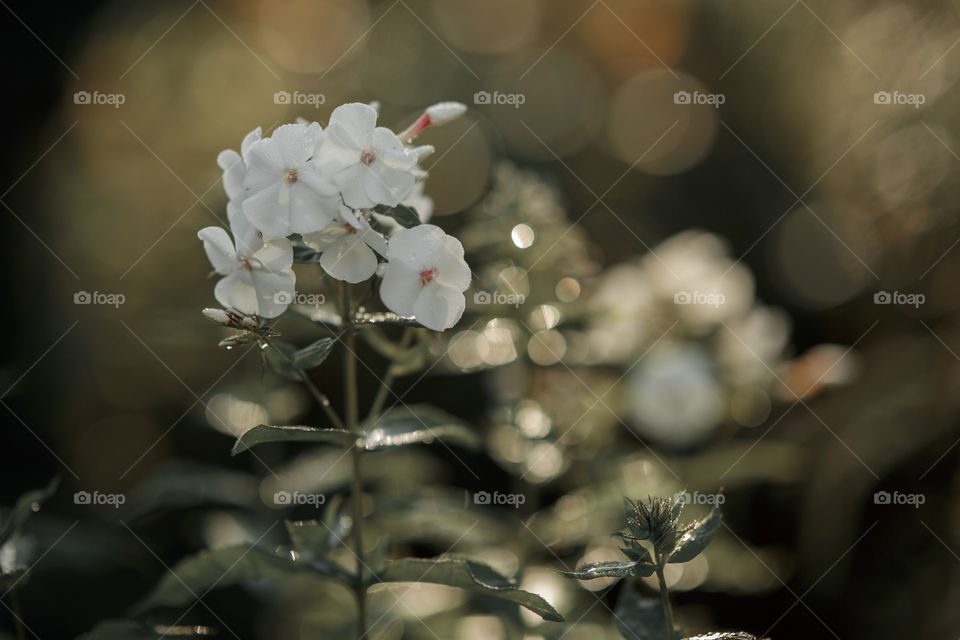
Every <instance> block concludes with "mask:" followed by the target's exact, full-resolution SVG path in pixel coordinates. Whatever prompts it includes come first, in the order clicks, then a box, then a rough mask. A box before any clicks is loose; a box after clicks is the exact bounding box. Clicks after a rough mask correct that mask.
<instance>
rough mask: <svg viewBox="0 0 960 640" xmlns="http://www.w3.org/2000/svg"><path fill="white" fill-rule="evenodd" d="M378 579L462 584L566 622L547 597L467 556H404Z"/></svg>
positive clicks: (377, 578) (380, 573)
mask: <svg viewBox="0 0 960 640" xmlns="http://www.w3.org/2000/svg"><path fill="white" fill-rule="evenodd" d="M372 580H373V581H376V582H428V583H431V584H444V585H447V586H450V587H459V588H461V589H466V590H467V591H472V592H474V593H482V594H486V595H490V596H495V597H497V598H503V599H505V600H510V601H511V602H516V603H517V604H519V605H522V606H524V607H526V608H527V609H529V610H530V611H533V612H534V613H536V614H537V615H539V616H540V617H541V618H543V619H544V620H551V621H554V622H563V616H562V615H560V613H559V612H558V611H557V610H556V609H554V608H553V607H552V606H550V603H548V602H547V601H546V600H544V599H543V598H541V597H540V596H538V595H537V594H535V593H530V592H529V591H524V590H523V589H520V588H518V587H517V586H516V584H515V582H514V581H512V580H509V579H507V578H505V577H503V576H502V575H500V574H499V573H497V572H496V571H494V570H493V569H492V568H490V567H489V566H487V565H485V564H482V563H479V562H474V561H472V560H467V559H464V558H432V559H424V558H404V559H402V560H396V561H394V562H389V563H387V566H386V567H384V569H383V570H382V571H380V572H379V573H378V574H377V575H376V576H374V577H373V578H372Z"/></svg>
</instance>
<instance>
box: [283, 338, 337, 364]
mask: <svg viewBox="0 0 960 640" xmlns="http://www.w3.org/2000/svg"><path fill="white" fill-rule="evenodd" d="M336 343H337V338H321V339H320V340H317V341H316V342H314V343H313V344H310V345H308V346H306V347H304V348H303V349H299V350H297V351H296V352H295V353H294V354H293V366H294V367H295V368H297V369H312V368H314V367H319V366H320V365H321V364H323V361H324V360H326V359H327V356H329V355H330V350H331V349H333V345H335V344H336Z"/></svg>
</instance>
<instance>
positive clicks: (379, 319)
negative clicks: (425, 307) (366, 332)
mask: <svg viewBox="0 0 960 640" xmlns="http://www.w3.org/2000/svg"><path fill="white" fill-rule="evenodd" d="M354 322H356V323H357V324H358V325H360V326H363V327H367V326H369V325H378V324H394V325H400V326H404V327H419V326H420V323H419V322H417V321H416V320H415V319H414V318H404V317H403V316H398V315H397V314H395V313H391V312H390V311H378V312H374V313H367V312H363V313H357V314H356V316H355V317H354Z"/></svg>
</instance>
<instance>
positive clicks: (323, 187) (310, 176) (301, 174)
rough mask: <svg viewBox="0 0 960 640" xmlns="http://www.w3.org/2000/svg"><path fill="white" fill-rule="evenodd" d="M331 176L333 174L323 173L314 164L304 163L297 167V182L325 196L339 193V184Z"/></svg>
mask: <svg viewBox="0 0 960 640" xmlns="http://www.w3.org/2000/svg"><path fill="white" fill-rule="evenodd" d="M330 177H331V174H329V173H328V174H324V173H321V171H320V170H319V169H318V168H317V166H316V165H314V164H304V165H301V166H300V168H299V169H297V184H301V185H303V186H305V187H308V188H309V189H312V190H313V191H315V192H317V193H319V194H321V195H325V196H332V195H336V193H337V185H336V184H334V182H333V180H331V179H330Z"/></svg>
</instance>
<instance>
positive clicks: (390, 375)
mask: <svg viewBox="0 0 960 640" xmlns="http://www.w3.org/2000/svg"><path fill="white" fill-rule="evenodd" d="M413 336H414V328H413V327H407V328H406V329H405V330H404V332H403V337H402V338H400V349H401V350H403V349H406V348H407V347H408V346H410V341H411V340H412V339H413ZM396 377H397V368H396V366H394V364H393V363H391V364H390V366H389V367H387V373H386V375H385V376H383V380H382V382H381V384H380V389H378V390H377V395H376V397H375V398H374V399H373V404H372V405H370V413H369V415H368V416H367V421H368V422H372V421H374V420H376V419H377V418H378V417H379V416H380V411H381V410H382V409H383V405H384V403H386V401H387V394H388V393H390V388H391V387H392V386H393V381H394V380H395V379H396Z"/></svg>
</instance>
